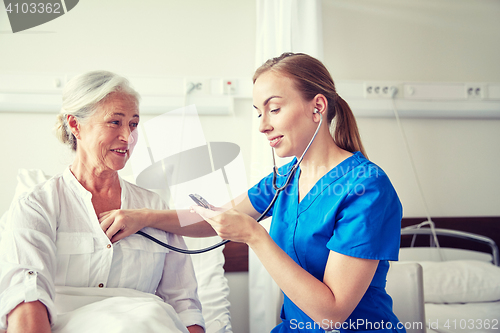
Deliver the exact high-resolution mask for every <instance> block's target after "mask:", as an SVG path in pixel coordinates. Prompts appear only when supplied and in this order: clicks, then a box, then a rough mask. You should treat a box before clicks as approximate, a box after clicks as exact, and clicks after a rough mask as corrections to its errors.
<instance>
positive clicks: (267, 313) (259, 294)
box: [249, 0, 323, 333]
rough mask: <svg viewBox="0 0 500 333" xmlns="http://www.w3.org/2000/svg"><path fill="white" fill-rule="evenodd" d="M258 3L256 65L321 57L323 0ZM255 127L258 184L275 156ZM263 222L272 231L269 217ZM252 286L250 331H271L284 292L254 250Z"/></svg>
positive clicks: (254, 170) (254, 176)
mask: <svg viewBox="0 0 500 333" xmlns="http://www.w3.org/2000/svg"><path fill="white" fill-rule="evenodd" d="M256 3H257V45H256V55H255V65H256V68H258V67H259V66H260V65H262V64H263V63H264V62H265V61H266V60H267V59H269V58H273V57H277V56H279V55H280V54H282V53H283V52H303V53H307V54H309V55H311V56H313V57H315V58H318V59H320V60H321V59H322V57H323V36H322V18H321V0H256ZM252 127H253V130H252V135H253V137H252V160H251V166H252V174H251V177H252V179H251V182H252V184H255V183H256V182H257V181H259V180H260V179H261V178H262V177H264V176H265V175H267V174H268V173H269V172H271V170H272V155H271V148H270V147H269V144H268V143H267V142H266V140H265V137H264V135H263V134H262V133H259V131H258V128H259V121H258V118H257V117H254V121H253V124H252ZM284 162H286V161H281V163H279V162H277V163H278V164H283V163H284ZM262 224H263V225H264V226H265V227H266V228H267V229H268V230H269V225H270V219H268V220H266V221H263V222H262ZM249 288H250V292H249V301H250V332H251V333H262V332H269V331H271V329H272V328H273V327H274V326H276V323H277V320H278V318H279V309H280V308H281V303H282V298H281V297H280V295H281V292H280V290H279V287H278V286H277V285H276V283H275V282H274V281H273V280H272V279H271V277H270V276H269V274H268V273H267V271H266V270H265V269H264V267H263V266H262V264H261V263H260V261H259V259H258V258H257V256H256V255H255V254H254V253H253V252H252V251H251V250H250V251H249Z"/></svg>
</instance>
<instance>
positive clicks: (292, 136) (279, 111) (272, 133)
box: [253, 71, 317, 157]
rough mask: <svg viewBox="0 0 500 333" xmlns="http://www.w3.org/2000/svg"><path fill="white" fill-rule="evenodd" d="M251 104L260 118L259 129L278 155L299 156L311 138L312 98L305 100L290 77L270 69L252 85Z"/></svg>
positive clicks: (314, 126)
mask: <svg viewBox="0 0 500 333" xmlns="http://www.w3.org/2000/svg"><path fill="white" fill-rule="evenodd" d="M253 105H254V108H255V109H256V110H257V114H258V117H259V118H260V125H259V131H260V132H262V133H264V134H265V135H266V138H267V140H269V145H270V146H271V147H273V148H274V149H275V152H276V154H277V155H278V156H280V157H288V156H297V157H298V156H300V155H302V153H303V152H304V150H305V148H306V146H307V144H308V143H309V140H311V137H312V135H313V134H314V131H315V130H316V126H317V124H316V123H314V122H313V111H314V103H313V101H305V100H304V99H303V98H302V95H301V93H300V92H299V91H298V90H297V89H296V87H295V84H294V82H293V80H292V79H290V78H288V77H287V76H283V75H280V74H277V73H274V72H272V71H267V72H265V73H264V74H261V75H260V76H259V77H258V78H257V80H256V81H255V83H254V86H253Z"/></svg>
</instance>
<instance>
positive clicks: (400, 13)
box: [323, 0, 500, 217]
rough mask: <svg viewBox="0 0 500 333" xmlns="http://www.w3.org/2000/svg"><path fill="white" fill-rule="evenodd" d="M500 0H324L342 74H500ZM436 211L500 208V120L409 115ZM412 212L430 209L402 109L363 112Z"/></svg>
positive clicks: (368, 137) (365, 134)
mask: <svg viewBox="0 0 500 333" xmlns="http://www.w3.org/2000/svg"><path fill="white" fill-rule="evenodd" d="M499 17H500V2H498V1H495V0H485V1H473V0H439V1H435V0H418V1H417V0H398V1H393V0H324V1H323V25H324V30H323V35H324V50H325V56H324V62H325V64H326V65H327V67H328V68H329V70H330V72H331V73H332V76H333V78H334V80H385V81H391V80H395V81H406V82H411V81H436V82H500V66H499V65H498V59H500V20H498V18H499ZM402 124H403V127H404V129H405V131H406V134H407V137H408V142H409V146H410V149H411V151H412V153H413V156H414V160H415V164H416V169H417V172H418V175H419V177H420V180H421V183H422V188H423V191H424V195H425V198H426V202H427V203H428V206H429V211H430V214H431V216H435V217H436V216H481V215H482V216H488V215H496V216H498V215H499V214H500V206H499V205H498V202H499V200H500V177H498V176H497V170H498V167H499V166H500V150H499V149H498V143H499V142H500V120H465V119H408V118H405V119H403V120H402ZM358 125H359V127H360V132H361V136H362V139H363V143H364V145H365V146H366V147H365V148H366V150H367V153H368V155H369V157H370V159H371V160H373V161H374V162H376V163H378V164H379V165H380V166H381V167H382V168H383V169H384V170H385V171H386V172H387V173H388V174H389V177H390V178H391V180H392V182H393V184H394V186H395V187H396V190H397V191H398V194H399V196H400V198H401V200H402V203H403V207H404V215H405V217H417V216H425V214H426V213H425V209H424V206H423V204H422V200H421V198H420V196H419V193H418V188H417V186H416V183H415V180H414V177H413V174H412V172H411V167H410V164H409V162H408V161H409V160H408V158H407V155H406V151H405V148H404V144H403V142H402V139H401V135H400V132H399V129H398V127H397V125H396V121H395V120H394V119H367V118H364V119H358Z"/></svg>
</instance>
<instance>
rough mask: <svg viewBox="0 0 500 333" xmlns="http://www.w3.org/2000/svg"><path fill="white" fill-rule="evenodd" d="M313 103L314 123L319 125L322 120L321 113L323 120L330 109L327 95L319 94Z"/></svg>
mask: <svg viewBox="0 0 500 333" xmlns="http://www.w3.org/2000/svg"><path fill="white" fill-rule="evenodd" d="M312 101H313V106H314V111H313V120H314V122H316V123H319V121H320V119H321V117H320V116H319V113H321V114H322V115H323V118H324V117H325V116H326V111H327V109H328V100H327V99H326V97H325V95H323V94H317V95H316V96H314V98H313V100H312Z"/></svg>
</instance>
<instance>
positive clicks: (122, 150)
mask: <svg viewBox="0 0 500 333" xmlns="http://www.w3.org/2000/svg"><path fill="white" fill-rule="evenodd" d="M111 151H114V152H117V153H120V154H126V153H127V152H128V149H111Z"/></svg>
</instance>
